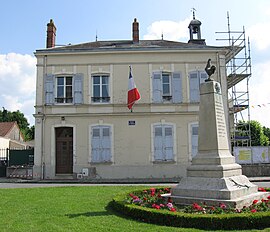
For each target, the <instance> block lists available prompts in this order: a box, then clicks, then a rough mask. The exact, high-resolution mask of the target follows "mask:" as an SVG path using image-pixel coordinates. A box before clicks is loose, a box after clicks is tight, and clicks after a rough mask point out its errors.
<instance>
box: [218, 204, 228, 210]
mask: <svg viewBox="0 0 270 232" xmlns="http://www.w3.org/2000/svg"><path fill="white" fill-rule="evenodd" d="M219 207H220V208H221V209H226V208H227V206H226V205H225V204H224V203H220V204H219Z"/></svg>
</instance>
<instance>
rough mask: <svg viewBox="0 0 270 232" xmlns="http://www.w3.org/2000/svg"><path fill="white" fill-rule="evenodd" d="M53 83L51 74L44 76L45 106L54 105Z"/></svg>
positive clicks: (53, 78)
mask: <svg viewBox="0 0 270 232" xmlns="http://www.w3.org/2000/svg"><path fill="white" fill-rule="evenodd" d="M54 82H55V77H54V75H52V74H47V75H46V76H45V88H44V89H45V104H46V105H52V104H54Z"/></svg>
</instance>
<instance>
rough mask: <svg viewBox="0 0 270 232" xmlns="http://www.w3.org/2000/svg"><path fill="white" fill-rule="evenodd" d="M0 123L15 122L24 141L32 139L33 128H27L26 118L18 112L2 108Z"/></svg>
mask: <svg viewBox="0 0 270 232" xmlns="http://www.w3.org/2000/svg"><path fill="white" fill-rule="evenodd" d="M0 122H17V124H18V126H19V128H20V130H21V132H22V134H23V135H24V139H25V141H29V140H32V139H34V132H35V127H34V126H32V127H29V123H28V121H27V118H25V116H24V114H23V113H22V112H20V111H19V110H17V111H14V112H11V111H8V110H6V109H5V108H4V107H3V110H2V111H1V110H0Z"/></svg>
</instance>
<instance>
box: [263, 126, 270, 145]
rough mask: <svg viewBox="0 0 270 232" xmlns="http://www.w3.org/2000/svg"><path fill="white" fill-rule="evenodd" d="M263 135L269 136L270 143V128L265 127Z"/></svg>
mask: <svg viewBox="0 0 270 232" xmlns="http://www.w3.org/2000/svg"><path fill="white" fill-rule="evenodd" d="M263 133H264V134H265V135H266V136H267V138H268V139H269V141H270V128H267V127H265V126H264V127H263Z"/></svg>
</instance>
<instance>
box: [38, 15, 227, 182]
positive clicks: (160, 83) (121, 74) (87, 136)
mask: <svg viewBox="0 0 270 232" xmlns="http://www.w3.org/2000/svg"><path fill="white" fill-rule="evenodd" d="M187 29H189V32H190V39H189V41H187V42H176V41H167V40H164V39H160V40H141V39H140V38H139V23H138V21H137V20H136V19H134V22H133V23H132V38H131V40H114V41H93V42H89V43H82V44H76V45H67V46H56V45H55V41H56V26H55V24H54V22H53V20H50V22H49V23H48V24H47V46H46V48H45V49H39V50H37V51H36V52H35V56H36V58H37V82H36V84H37V87H36V88H37V89H36V105H35V115H34V116H35V166H34V170H33V177H34V178H36V179H82V180H88V181H101V182H102V181H104V182H108V181H119V182H128V181H130V182H135V181H137V182H147V181H177V180H179V179H181V177H183V176H186V168H187V166H188V165H190V162H191V160H192V157H193V156H195V155H196V153H197V146H198V121H199V116H198V115H199V102H200V83H202V82H204V80H205V79H206V78H207V77H208V76H207V74H206V72H205V66H206V63H207V60H208V59H211V60H212V64H213V65H215V66H216V72H215V74H214V75H213V76H212V78H213V79H214V80H215V81H218V82H220V83H221V91H222V95H223V100H224V107H225V112H227V113H226V123H227V124H229V114H228V112H229V110H228V94H227V90H228V88H227V77H226V62H227V60H228V57H227V55H226V54H228V53H227V49H228V48H227V47H217V46H209V45H207V44H206V42H205V40H204V39H202V36H201V22H200V21H199V20H197V19H195V16H194V17H193V20H191V22H190V24H189V27H188V28H187ZM129 66H131V67H132V76H133V78H134V81H135V83H136V86H137V89H138V90H139V92H140V96H141V99H140V100H139V101H137V102H136V103H135V105H134V106H133V109H132V112H131V111H130V110H129V109H128V107H127V92H128V78H129V71H130V69H129ZM206 133H207V132H206Z"/></svg>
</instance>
